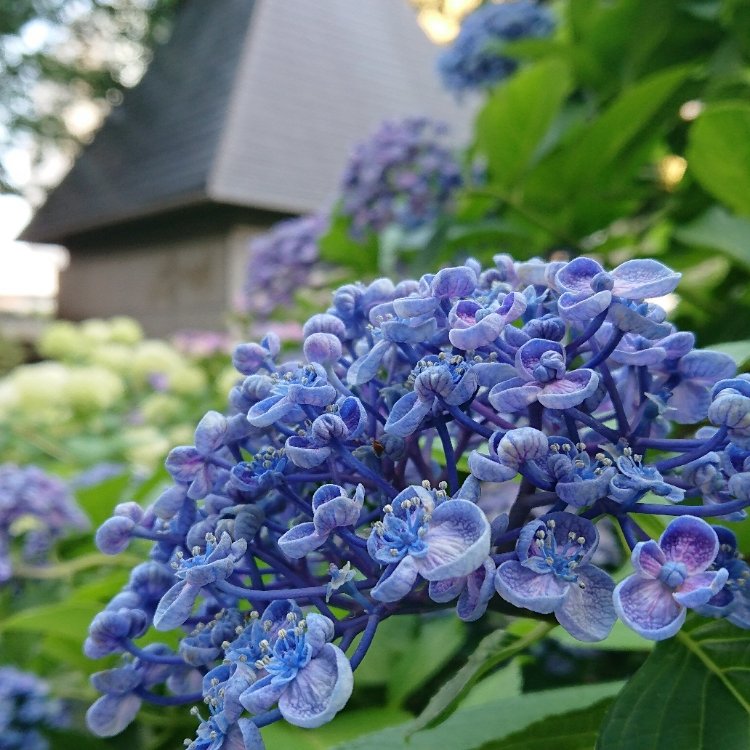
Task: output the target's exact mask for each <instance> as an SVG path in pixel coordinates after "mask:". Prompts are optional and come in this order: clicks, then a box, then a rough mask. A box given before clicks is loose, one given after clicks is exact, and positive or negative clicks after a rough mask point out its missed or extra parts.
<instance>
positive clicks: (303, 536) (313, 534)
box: [278, 522, 328, 560]
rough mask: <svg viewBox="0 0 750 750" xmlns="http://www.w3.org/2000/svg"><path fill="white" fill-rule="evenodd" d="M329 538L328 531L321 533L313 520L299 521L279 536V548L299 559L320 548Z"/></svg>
mask: <svg viewBox="0 0 750 750" xmlns="http://www.w3.org/2000/svg"><path fill="white" fill-rule="evenodd" d="M327 539H328V533H321V532H320V531H319V530H318V529H316V528H315V524H314V523H311V522H305V523H298V524H297V525H296V526H292V528H291V529H289V531H287V532H285V533H284V534H282V535H281V536H280V537H279V541H278V546H279V549H280V550H281V551H282V552H283V553H284V554H285V555H286V556H287V557H291V558H292V559H295V560H296V559H299V558H302V557H304V556H305V555H308V554H309V553H310V552H312V551H313V550H316V549H318V547H320V545H321V544H324V543H325V542H326V540H327Z"/></svg>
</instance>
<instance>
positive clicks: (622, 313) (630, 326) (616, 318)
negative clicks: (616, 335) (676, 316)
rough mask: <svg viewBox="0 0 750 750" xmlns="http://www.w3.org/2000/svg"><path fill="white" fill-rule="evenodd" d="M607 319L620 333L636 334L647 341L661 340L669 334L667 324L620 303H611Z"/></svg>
mask: <svg viewBox="0 0 750 750" xmlns="http://www.w3.org/2000/svg"><path fill="white" fill-rule="evenodd" d="M607 319H608V320H609V321H610V322H612V323H613V324H614V325H615V326H617V328H619V329H620V330H621V331H625V332H630V333H638V334H640V335H641V336H644V337H645V338H647V339H663V338H664V337H665V336H668V335H669V334H670V332H671V330H672V329H671V326H670V325H669V324H668V323H659V322H657V321H655V320H652V319H651V318H647V317H645V316H644V315H641V314H640V313H638V312H636V311H635V310H633V309H632V308H631V307H628V306H627V305H625V304H623V303H622V302H613V303H612V304H611V305H610V307H609V313H608V315H607Z"/></svg>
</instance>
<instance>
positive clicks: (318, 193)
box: [21, 0, 470, 243]
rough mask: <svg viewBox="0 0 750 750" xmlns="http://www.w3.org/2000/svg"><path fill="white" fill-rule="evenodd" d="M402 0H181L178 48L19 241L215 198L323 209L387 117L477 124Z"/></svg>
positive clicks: (52, 237) (56, 237)
mask: <svg viewBox="0 0 750 750" xmlns="http://www.w3.org/2000/svg"><path fill="white" fill-rule="evenodd" d="M437 53H438V49H437V48H436V47H434V45H432V44H431V42H430V41H429V40H428V39H427V37H426V36H425V35H424V33H423V32H422V31H421V29H420V28H419V27H418V25H417V21H416V16H415V14H414V11H413V10H412V8H411V7H410V6H409V5H408V3H407V2H406V0H356V1H354V0H325V2H323V3H318V2H311V0H283V1H282V0H210V2H206V0H185V2H184V4H183V6H182V8H181V10H180V12H179V14H178V17H177V20H176V23H175V28H174V32H173V34H172V37H171V38H170V40H169V42H168V43H167V44H165V45H164V46H163V47H160V48H158V49H157V50H156V53H155V56H154V60H153V62H152V63H151V65H150V66H149V69H148V71H147V72H146V74H145V75H144V77H143V80H142V81H141V82H140V83H139V84H138V86H136V87H135V88H134V89H133V90H132V91H129V92H127V93H126V96H125V100H124V102H123V104H122V105H121V106H120V107H117V108H115V109H114V110H113V111H112V113H111V114H110V115H109V117H108V118H107V120H106V121H105V123H104V125H103V126H102V128H101V130H100V131H99V133H97V135H96V137H95V139H94V141H93V142H92V143H91V144H90V145H89V146H87V147H86V148H85V149H84V150H83V151H82V153H81V154H80V156H79V158H78V159H77V160H76V162H75V164H74V165H73V167H72V169H71V171H70V172H69V173H68V175H67V176H66V177H65V178H64V179H63V181H62V182H61V183H60V185H59V186H58V187H57V188H56V189H55V190H53V191H52V192H51V193H50V195H49V197H48V199H47V202H46V203H45V204H44V205H43V206H42V207H41V208H40V209H39V211H37V213H36V215H35V216H34V218H33V219H32V221H31V223H30V224H29V226H28V227H27V228H26V229H25V230H24V232H23V233H22V235H21V239H24V240H29V241H32V242H62V243H64V241H65V239H66V238H69V237H74V236H75V235H77V234H81V233H83V232H86V231H88V230H92V229H101V228H104V227H107V226H114V225H116V224H121V223H123V222H126V221H129V220H133V219H138V218H142V217H145V216H153V215H155V214H158V213H160V212H162V211H166V210H170V209H174V208H178V207H185V206H190V205H194V204H199V203H205V202H215V203H227V204H234V205H240V206H249V207H253V208H261V209H270V210H275V211H281V212H292V213H303V212H307V211H311V210H316V209H318V208H320V206H321V204H322V203H323V202H324V201H325V200H326V199H328V198H329V197H331V196H332V195H333V194H334V192H335V189H336V186H337V184H338V181H339V178H340V175H341V171H342V169H343V166H344V164H345V162H346V159H347V156H348V152H349V150H350V148H351V147H352V146H353V145H354V143H356V142H357V141H359V140H362V139H363V138H364V137H366V136H367V135H368V134H369V133H370V132H371V131H372V130H373V129H374V128H375V127H376V126H377V124H378V123H379V122H380V121H381V120H383V119H385V118H389V117H404V116H409V115H419V114H426V115H428V116H431V117H436V118H438V119H443V120H447V121H448V122H449V124H451V125H452V126H453V130H454V136H455V137H456V138H458V139H461V138H463V137H465V136H466V134H467V132H468V125H469V118H470V112H469V111H468V110H467V108H465V107H459V106H458V104H457V103H456V102H455V101H454V100H453V99H452V97H450V96H449V95H448V94H447V93H445V92H444V91H442V90H441V88H440V84H439V81H438V78H437V75H436V74H435V71H434V60H435V57H436V55H437Z"/></svg>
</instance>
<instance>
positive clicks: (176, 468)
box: [164, 445, 205, 483]
mask: <svg viewBox="0 0 750 750" xmlns="http://www.w3.org/2000/svg"><path fill="white" fill-rule="evenodd" d="M204 462H205V458H204V457H203V456H202V455H201V454H200V453H199V452H198V450H197V449H196V448H195V447H194V446H192V445H179V446H177V447H176V448H172V450H171V451H170V452H169V455H168V456H167V460H166V461H165V462H164V465H165V466H166V469H167V471H168V472H169V473H170V474H171V476H172V478H173V479H174V480H175V481H176V482H185V483H189V482H192V481H193V479H194V478H195V475H196V474H197V473H198V472H199V471H200V470H201V469H202V468H203V464H204Z"/></svg>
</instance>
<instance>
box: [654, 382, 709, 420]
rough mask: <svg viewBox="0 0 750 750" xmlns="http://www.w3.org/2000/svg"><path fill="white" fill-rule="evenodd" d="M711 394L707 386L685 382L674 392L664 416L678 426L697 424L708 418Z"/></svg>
mask: <svg viewBox="0 0 750 750" xmlns="http://www.w3.org/2000/svg"><path fill="white" fill-rule="evenodd" d="M710 406H711V394H710V393H709V391H708V388H706V386H705V385H701V384H700V383H693V382H691V381H689V380H685V381H683V382H682V383H679V384H678V385H676V386H675V387H674V389H673V390H672V395H671V396H670V397H669V399H667V409H666V411H665V412H664V416H665V418H667V419H671V420H672V421H674V422H677V423H678V424H695V423H696V422H702V421H703V420H704V419H705V418H706V417H707V416H708V409H709V407H710Z"/></svg>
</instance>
